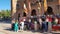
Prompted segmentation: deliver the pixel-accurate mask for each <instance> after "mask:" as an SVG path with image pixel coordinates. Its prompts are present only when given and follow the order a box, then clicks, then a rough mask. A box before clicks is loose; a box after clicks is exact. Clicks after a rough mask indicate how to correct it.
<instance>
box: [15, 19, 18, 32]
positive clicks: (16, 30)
mask: <svg viewBox="0 0 60 34" xmlns="http://www.w3.org/2000/svg"><path fill="white" fill-rule="evenodd" d="M14 31H15V32H18V21H17V20H16V21H15V25H14Z"/></svg>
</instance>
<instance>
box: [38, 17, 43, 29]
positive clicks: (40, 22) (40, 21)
mask: <svg viewBox="0 0 60 34" xmlns="http://www.w3.org/2000/svg"><path fill="white" fill-rule="evenodd" d="M39 24H40V29H41V28H42V19H41V18H39Z"/></svg>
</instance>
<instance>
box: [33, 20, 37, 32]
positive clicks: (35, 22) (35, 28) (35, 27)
mask: <svg viewBox="0 0 60 34" xmlns="http://www.w3.org/2000/svg"><path fill="white" fill-rule="evenodd" d="M34 30H35V31H37V21H34Z"/></svg>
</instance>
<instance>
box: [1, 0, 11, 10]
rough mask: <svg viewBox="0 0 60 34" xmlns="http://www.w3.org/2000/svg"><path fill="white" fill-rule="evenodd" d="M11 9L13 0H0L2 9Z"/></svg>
mask: <svg viewBox="0 0 60 34" xmlns="http://www.w3.org/2000/svg"><path fill="white" fill-rule="evenodd" d="M7 9H8V10H10V9H11V0H0V10H7Z"/></svg>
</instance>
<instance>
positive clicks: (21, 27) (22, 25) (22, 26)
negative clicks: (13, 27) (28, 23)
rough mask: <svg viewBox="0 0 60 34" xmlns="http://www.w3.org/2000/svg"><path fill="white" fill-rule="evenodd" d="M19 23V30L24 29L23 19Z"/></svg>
mask: <svg viewBox="0 0 60 34" xmlns="http://www.w3.org/2000/svg"><path fill="white" fill-rule="evenodd" d="M20 24H21V26H20V30H22V31H23V30H24V21H23V20H21V22H20Z"/></svg>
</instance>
